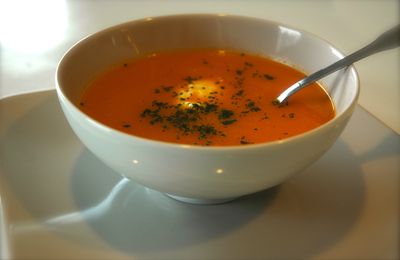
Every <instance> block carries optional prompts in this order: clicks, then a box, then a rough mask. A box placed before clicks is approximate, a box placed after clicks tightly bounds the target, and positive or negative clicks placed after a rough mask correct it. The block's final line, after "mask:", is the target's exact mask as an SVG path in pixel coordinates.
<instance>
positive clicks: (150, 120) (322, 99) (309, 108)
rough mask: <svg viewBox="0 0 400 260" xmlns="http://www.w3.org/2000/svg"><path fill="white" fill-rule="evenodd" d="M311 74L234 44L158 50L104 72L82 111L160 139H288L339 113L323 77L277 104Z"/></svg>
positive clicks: (89, 90)
mask: <svg viewBox="0 0 400 260" xmlns="http://www.w3.org/2000/svg"><path fill="white" fill-rule="evenodd" d="M304 76H305V75H304V73H302V72H300V71H298V70H296V69H294V68H292V67H290V66H287V65H285V64H282V63H279V62H277V61H274V60H272V59H269V58H265V57H260V56H256V55H252V54H248V53H241V52H235V51H229V50H209V49H205V50H190V51H174V52H165V53H153V54H150V55H147V56H145V57H141V58H138V59H134V60H128V61H126V62H124V63H121V64H118V65H116V66H113V67H112V68H110V69H108V70H107V71H105V72H103V73H102V74H101V75H98V76H97V77H96V78H95V79H94V80H93V81H92V82H91V83H90V85H89V86H88V87H87V89H86V91H85V92H84V93H83V95H82V97H81V100H80V101H79V107H80V108H81V110H82V111H83V112H84V113H86V114H88V115H89V116H90V117H92V118H94V119H96V120H97V121H99V122H101V123H103V124H105V125H108V126H110V127H112V128H114V129H117V130H120V131H123V132H126V133H128V134H132V135H135V136H140V137H144V138H148V139H154V140H159V141H166V142H174V143H180V144H193V145H215V146H228V145H247V144H256V143H264V142H270V141H275V140H281V139H284V138H288V137H291V136H295V135H298V134H301V133H304V132H306V131H309V130H311V129H313V128H316V127H318V126H320V125H322V124H324V123H325V122H327V121H329V120H330V119H332V118H333V117H334V115H335V111H334V107H333V103H332V101H331V99H330V97H329V96H328V94H327V93H326V92H325V90H324V89H323V88H322V87H321V86H320V85H319V84H317V83H315V84H312V85H310V86H309V87H307V88H305V89H304V90H302V91H300V92H298V93H297V94H296V95H294V96H292V97H291V98H290V100H289V101H288V102H287V103H285V104H283V105H277V104H276V103H275V102H274V100H275V98H276V97H277V96H278V95H279V94H280V93H281V92H282V91H283V90H284V89H285V88H287V87H288V86H290V85H292V84H293V83H295V82H296V81H298V80H300V79H301V78H303V77H304Z"/></svg>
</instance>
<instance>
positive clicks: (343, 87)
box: [57, 15, 358, 116]
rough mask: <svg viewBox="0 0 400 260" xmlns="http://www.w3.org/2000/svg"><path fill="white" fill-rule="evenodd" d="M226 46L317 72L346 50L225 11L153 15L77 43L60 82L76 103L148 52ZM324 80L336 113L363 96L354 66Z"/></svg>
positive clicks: (61, 68) (60, 72) (62, 67)
mask: <svg viewBox="0 0 400 260" xmlns="http://www.w3.org/2000/svg"><path fill="white" fill-rule="evenodd" d="M193 48H224V49H234V50H239V51H245V52H250V53H253V54H258V55H262V56H268V57H272V58H274V59H278V60H280V61H282V62H285V63H288V64H289V65H292V66H294V67H297V68H298V69H300V70H302V71H304V72H306V73H311V72H314V71H317V70H319V69H321V68H323V67H325V66H327V65H329V64H331V63H333V62H334V61H336V60H338V59H340V58H341V57H343V55H342V54H341V53H340V52H339V51H337V50H336V49H335V48H333V47H332V46H331V45H329V44H328V43H327V42H325V41H323V40H321V39H319V38H318V37H315V36H313V35H311V34H309V33H305V32H303V31H300V30H297V29H293V28H289V27H287V26H285V25H281V24H278V23H275V22H270V21H266V20H261V19H256V18H247V17H238V16H229V15H227V16H221V15H177V16H166V17H157V18H147V19H143V20H137V21H132V22H128V23H125V24H121V25H117V26H114V27H111V28H109V29H106V30H103V31H101V32H98V33H96V34H93V35H91V36H89V37H87V38H85V39H83V40H82V41H80V42H78V43H77V44H76V45H75V46H73V47H72V48H71V49H70V50H69V52H67V54H66V55H65V56H64V57H63V59H62V60H61V62H60V64H59V67H58V70H57V83H58V84H57V85H58V87H59V90H60V91H61V92H62V93H63V95H64V96H65V97H66V98H67V99H69V100H70V101H71V102H72V103H75V104H76V102H77V100H78V99H79V98H80V96H81V93H82V91H83V90H84V88H85V87H86V86H87V84H88V83H89V82H90V81H91V80H93V78H94V77H95V76H96V75H98V73H99V72H101V71H103V70H105V69H107V68H109V67H110V66H112V65H114V64H117V63H120V62H122V61H124V60H128V59H132V58H135V57H138V56H141V55H144V54H146V53H151V52H158V51H163V50H174V49H193ZM321 83H322V85H323V87H324V88H326V90H327V92H328V93H329V94H330V96H331V98H332V99H333V102H334V104H335V107H336V116H339V115H340V114H341V113H343V112H344V111H346V110H347V109H349V107H351V105H352V104H353V103H354V102H355V100H356V99H357V94H358V78H357V75H356V72H355V70H354V68H352V67H350V68H349V69H347V70H342V71H339V72H336V73H333V74H331V75H330V76H327V77H325V78H324V79H323V80H321Z"/></svg>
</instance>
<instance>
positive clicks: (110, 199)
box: [0, 91, 400, 260]
mask: <svg viewBox="0 0 400 260" xmlns="http://www.w3.org/2000/svg"><path fill="white" fill-rule="evenodd" d="M0 115H1V116H0V197H1V201H2V203H3V210H4V212H3V213H4V214H3V217H4V218H5V220H6V221H5V228H4V229H3V228H2V230H1V232H0V233H1V234H7V235H8V236H7V237H2V239H4V240H2V241H4V242H6V243H5V244H7V245H8V246H9V248H7V249H8V250H7V251H8V253H9V256H10V257H11V259H53V260H54V259H113V260H119V259H193V258H194V257H196V258H198V259H331V260H333V259H334V260H348V259H398V258H399V257H400V256H399V251H398V241H399V233H398V230H399V229H398V228H399V218H400V216H399V212H400V211H399V205H400V201H399V196H398V194H399V192H400V190H399V189H400V188H399V185H398V183H399V179H400V168H399V167H400V164H399V161H400V137H399V135H397V134H396V133H394V132H393V131H392V130H390V129H388V128H387V127H386V126H384V125H383V124H382V123H380V122H379V121H378V120H376V119H375V118H374V117H372V116H371V115H370V114H369V113H367V112H366V111H365V110H363V109H362V108H359V107H358V108H357V109H356V111H355V113H354V116H353V118H352V120H351V121H350V123H349V125H348V127H347V128H346V130H345V131H344V132H343V134H342V135H341V136H340V138H339V140H338V141H337V142H336V143H335V144H334V146H333V147H332V149H330V150H329V151H328V152H327V153H326V154H325V155H324V156H322V158H320V159H319V160H318V161H317V162H316V163H315V164H313V165H312V166H310V167H308V168H307V169H306V170H304V171H303V172H301V173H299V174H298V175H296V176H293V177H292V178H290V179H289V180H288V181H286V182H285V183H283V184H282V185H279V186H278V187H276V188H274V189H270V190H267V191H264V192H261V193H258V194H254V195H251V196H249V197H243V198H240V199H238V200H235V201H233V202H231V203H227V204H222V205H217V206H213V205H212V206H198V205H190V204H186V203H180V202H177V201H175V200H172V199H170V198H168V197H166V196H165V195H164V194H162V193H159V192H157V191H154V190H151V189H147V188H145V187H143V186H141V185H138V184H136V183H134V182H131V181H127V180H126V179H124V178H122V177H121V176H120V175H119V174H118V173H116V172H115V171H113V170H111V169H110V168H109V167H107V166H106V165H104V164H103V163H102V162H101V161H99V160H98V159H97V158H96V157H95V156H94V155H93V154H92V153H91V152H90V151H88V150H87V149H86V148H85V147H84V146H83V145H82V143H81V142H80V141H79V140H78V139H77V138H76V136H75V135H74V133H73V132H72V130H71V129H70V127H69V125H68V123H67V122H66V121H65V118H64V116H63V114H62V112H61V109H60V107H59V104H58V100H57V95H56V93H55V91H47V92H39V93H32V94H26V95H21V96H15V97H10V98H7V99H4V100H0ZM2 220H4V219H2ZM0 222H1V221H0ZM305 238H307V239H305ZM289 249H290V250H289ZM3 253H4V251H3V252H0V256H2V257H3V256H4V254H3Z"/></svg>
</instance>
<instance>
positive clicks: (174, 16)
mask: <svg viewBox="0 0 400 260" xmlns="http://www.w3.org/2000/svg"><path fill="white" fill-rule="evenodd" d="M216 17H227V18H229V19H243V20H247V21H249V22H252V21H253V22H260V23H269V24H273V25H276V26H283V27H286V28H288V29H292V30H295V31H297V32H300V33H301V34H304V35H307V36H308V37H310V38H313V39H315V40H318V41H319V42H321V43H323V44H326V45H328V46H329V47H331V48H332V49H334V50H335V53H336V54H337V55H338V56H339V58H342V57H344V56H345V55H344V54H343V52H342V51H340V50H339V49H338V48H336V46H334V45H333V44H331V43H330V42H329V41H327V40H325V39H323V38H321V37H319V36H318V35H316V34H313V33H310V32H308V31H306V30H303V29H298V28H297V27H295V26H291V25H287V24H285V23H281V22H277V21H273V20H268V19H264V18H259V17H252V16H244V15H236V14H227V13H183V14H169V15H160V16H148V17H143V18H139V19H134V20H129V21H126V22H122V23H118V24H115V25H112V26H110V27H106V28H104V29H101V30H99V31H96V32H94V33H91V34H88V35H87V36H85V37H83V38H82V39H80V40H78V41H77V42H75V43H74V44H73V45H72V46H71V47H70V48H68V49H67V51H66V52H64V54H63V55H62V57H61V59H60V60H59V62H58V64H57V66H56V72H55V87H56V92H57V95H58V97H59V100H60V101H61V102H66V103H67V104H68V106H69V107H70V108H72V109H73V112H74V113H77V114H78V115H79V116H81V117H84V118H87V119H90V122H91V123H93V124H95V125H96V127H100V128H101V129H102V130H105V131H107V132H110V133H113V134H116V135H118V136H120V137H121V138H124V139H126V140H131V141H135V142H141V143H147V144H148V145H153V146H162V147H164V148H171V149H193V150H199V151H234V150H240V151H247V150H254V149H256V150H258V149H265V148H273V147H276V146H278V145H279V146H282V144H286V143H293V142H298V141H300V140H301V139H304V138H307V137H309V136H311V135H313V134H315V133H316V132H319V131H323V130H325V129H327V128H329V127H335V126H334V125H335V124H336V123H337V121H339V120H340V119H342V118H343V117H345V116H346V115H348V114H349V113H352V111H353V110H354V108H355V106H356V104H357V100H358V98H359V95H360V79H359V74H358V72H357V70H356V69H355V67H354V65H351V66H349V67H348V68H347V70H349V73H350V74H351V75H352V76H353V78H354V84H355V94H354V98H353V99H352V100H351V102H350V104H349V105H348V106H347V107H346V108H345V109H344V110H343V111H342V112H341V113H340V114H339V115H338V114H336V113H335V117H334V118H332V119H331V120H329V121H328V122H326V123H324V124H322V125H320V126H318V127H316V128H313V129H311V130H308V131H306V132H304V133H301V134H298V135H295V136H291V137H287V138H284V139H281V140H275V141H269V142H263V143H255V144H246V145H225V146H222V145H209V146H206V145H204V146H203V145H194V144H181V143H174V142H167V141H161V140H156V139H150V138H146V137H141V136H136V135H132V134H129V133H126V132H123V131H121V130H118V129H115V128H113V127H110V126H108V125H106V124H104V123H101V122H100V121H98V120H96V119H94V118H92V117H90V116H88V115H87V114H85V113H84V112H83V111H81V110H80V109H79V108H78V107H77V105H76V104H74V103H73V102H72V101H71V100H70V99H69V98H68V97H67V95H66V94H64V92H63V90H62V87H61V84H59V80H58V79H59V75H60V74H61V72H60V67H61V65H62V64H63V63H64V61H65V60H66V59H67V57H68V56H69V55H70V54H71V52H72V51H73V50H74V49H76V48H77V47H78V46H79V45H81V44H83V43H85V42H86V41H89V40H90V39H93V38H96V37H99V36H100V35H103V34H106V33H107V32H111V31H114V30H116V29H120V28H122V27H126V26H130V25H133V24H139V23H144V22H149V21H150V22H151V21H155V20H157V21H160V20H163V19H168V20H169V19H189V18H190V19H193V18H195V19H200V18H203V19H204V18H216ZM222 19H223V18H222ZM126 140H125V141H126Z"/></svg>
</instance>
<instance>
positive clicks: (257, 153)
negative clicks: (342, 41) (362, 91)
mask: <svg viewBox="0 0 400 260" xmlns="http://www.w3.org/2000/svg"><path fill="white" fill-rule="evenodd" d="M181 48H223V49H236V50H243V51H246V52H250V53H255V54H260V55H265V56H271V57H274V58H276V59H280V60H284V61H286V62H289V63H291V64H296V65H297V66H299V67H301V68H302V69H303V70H305V71H315V70H317V69H319V68H322V67H325V66H326V65H328V64H330V63H332V62H334V61H336V60H338V59H339V58H341V57H342V54H341V53H340V52H339V51H337V50H336V49H335V48H333V47H332V46H331V45H329V44H328V43H326V42H324V41H323V40H321V39H319V38H317V37H315V36H313V35H310V34H308V33H306V32H302V31H300V30H296V29H293V28H289V27H287V26H284V25H282V24H278V23H274V22H270V21H266V20H261V19H255V18H247V17H238V16H229V15H224V16H221V15H177V16H167V17H157V18H148V19H144V20H138V21H133V22H129V23H125V24H122V25H117V26H115V27H112V28H110V29H106V30H104V31H101V32H99V33H96V34H94V35H92V36H89V37H88V38H86V39H84V40H82V41H81V42H79V43H77V44H76V45H75V46H73V47H72V48H71V49H70V50H69V51H68V52H67V54H66V55H65V56H64V57H63V59H62V60H61V62H60V64H59V67H58V69H57V75H56V85H57V93H58V96H59V100H60V102H61V106H62V108H63V111H64V113H65V115H66V117H67V119H68V121H69V123H70V124H71V126H72V128H73V130H74V131H75V133H76V134H77V136H78V137H79V138H80V139H81V140H82V142H83V143H84V144H85V146H87V147H88V148H89V149H90V150H91V151H92V152H93V153H94V154H95V155H96V156H98V157H99V158H100V159H101V160H102V161H104V162H105V163H106V164H107V165H108V166H110V167H111V168H112V169H114V170H116V171H117V172H119V173H120V174H122V175H123V176H125V177H127V178H130V179H132V180H134V181H136V182H138V183H141V184H143V185H145V186H147V187H150V188H152V189H155V190H159V191H162V192H165V193H167V194H170V195H171V196H173V197H174V198H178V199H181V200H184V201H187V202H192V203H219V202H224V201H227V200H231V199H232V198H235V197H239V196H242V195H246V194H250V193H254V192H257V191H260V190H263V189H266V188H269V187H272V186H275V185H277V184H279V183H282V182H283V181H285V180H287V179H288V178H289V177H290V176H292V175H293V174H295V173H297V172H299V171H300V170H302V169H304V168H305V167H307V166H308V165H310V164H311V163H312V162H314V161H315V160H317V159H318V158H319V157H320V156H321V155H322V154H323V153H324V152H325V151H326V150H327V149H328V148H329V147H330V146H331V145H332V144H333V143H334V142H335V141H336V139H337V137H338V136H339V135H340V133H341V131H342V130H343V128H344V127H345V125H346V123H347V121H348V119H349V118H350V116H351V114H352V112H353V109H354V107H355V105H356V101H357V97H358V91H359V83H358V77H357V74H356V72H355V70H354V68H349V69H348V70H346V71H340V72H338V73H335V74H333V75H331V76H329V77H327V78H325V79H324V80H323V81H322V83H323V85H324V87H325V88H326V90H327V92H328V93H329V94H330V96H331V97H332V100H333V102H334V104H335V107H336V113H337V114H336V117H335V118H334V119H333V120H331V121H330V122H328V123H327V124H325V125H323V126H321V127H319V128H317V129H314V130H312V131H309V132H307V133H305V134H303V135H299V136H296V137H293V138H288V139H285V140H283V141H276V142H271V143H267V144H256V145H247V146H232V147H199V146H190V145H178V144H171V143H164V142H158V141H153V140H148V139H144V138H139V137H134V136H130V135H127V134H124V133H122V132H119V131H116V130H114V129H111V128H110V127H107V126H105V125H103V124H101V123H99V122H97V121H95V120H93V119H91V118H89V117H88V116H87V115H85V114H84V113H82V112H81V111H80V110H79V109H78V108H77V106H76V104H78V99H79V97H80V95H81V93H82V92H83V89H84V88H85V87H86V86H87V84H88V82H90V80H92V79H93V77H95V76H96V75H97V74H98V73H100V72H101V71H103V70H105V69H106V68H108V67H110V66H111V65H113V64H116V63H118V62H122V61H123V60H126V59H128V58H134V57H136V56H138V55H143V54H144V53H152V52H157V51H163V50H169V49H181Z"/></svg>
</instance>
